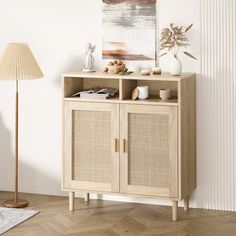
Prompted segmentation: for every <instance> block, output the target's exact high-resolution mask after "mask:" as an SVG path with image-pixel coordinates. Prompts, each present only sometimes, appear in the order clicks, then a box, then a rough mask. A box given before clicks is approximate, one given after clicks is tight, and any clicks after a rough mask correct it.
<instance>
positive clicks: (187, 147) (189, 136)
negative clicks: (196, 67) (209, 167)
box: [178, 75, 196, 199]
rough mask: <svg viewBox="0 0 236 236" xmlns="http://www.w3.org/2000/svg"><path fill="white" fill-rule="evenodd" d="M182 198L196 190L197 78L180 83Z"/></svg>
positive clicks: (192, 77)
mask: <svg viewBox="0 0 236 236" xmlns="http://www.w3.org/2000/svg"><path fill="white" fill-rule="evenodd" d="M178 87H179V94H180V96H179V104H180V107H179V140H181V142H179V157H180V162H179V165H180V166H179V169H180V173H181V176H180V198H181V199H183V198H185V197H186V196H188V195H189V194H190V193H191V192H192V191H193V190H194V189H195V188H196V76H195V75H192V76H191V77H189V79H186V80H182V81H181V82H180V83H179V86H178Z"/></svg>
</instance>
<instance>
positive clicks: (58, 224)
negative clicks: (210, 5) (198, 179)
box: [0, 192, 236, 236]
mask: <svg viewBox="0 0 236 236" xmlns="http://www.w3.org/2000/svg"><path fill="white" fill-rule="evenodd" d="M12 194H13V193H12V192H0V204H1V203H2V202H3V201H4V200H5V199H8V198H9V197H10V196H12ZM19 197H20V198H26V199H28V200H29V207H28V208H27V209H37V210H38V211H39V214H37V215H36V216H34V217H32V218H30V219H29V220H26V221H25V222H23V223H21V224H19V225H17V226H16V227H14V228H13V229H11V230H10V231H8V232H6V233H5V234H4V236H28V235H29V236H39V235H40V236H41V235H42V236H56V235H64V236H75V235H81V236H124V235H129V236H134V235H139V236H154V235H155V236H156V235H158V236H159V235H162V236H164V235H165V236H177V235H179V236H187V235H189V236H190V235H191V236H222V235H227V236H235V232H236V224H235V217H236V213H233V212H224V211H210V210H204V209H191V210H189V211H188V213H187V214H186V212H185V211H184V210H183V208H179V209H178V219H179V221H178V223H172V222H171V219H170V212H171V207H170V206H157V205H149V204H136V203H125V202H116V201H106V200H93V199H91V200H90V201H89V202H84V199H83V198H75V203H76V208H77V210H75V211H73V212H70V211H68V197H58V196H47V195H37V194H22V193H19ZM1 206H2V205H1Z"/></svg>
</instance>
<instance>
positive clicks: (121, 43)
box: [108, 42, 126, 46]
mask: <svg viewBox="0 0 236 236" xmlns="http://www.w3.org/2000/svg"><path fill="white" fill-rule="evenodd" d="M108 43H109V44H111V45H116V46H126V43H124V42H108Z"/></svg>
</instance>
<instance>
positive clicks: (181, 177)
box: [62, 73, 196, 219]
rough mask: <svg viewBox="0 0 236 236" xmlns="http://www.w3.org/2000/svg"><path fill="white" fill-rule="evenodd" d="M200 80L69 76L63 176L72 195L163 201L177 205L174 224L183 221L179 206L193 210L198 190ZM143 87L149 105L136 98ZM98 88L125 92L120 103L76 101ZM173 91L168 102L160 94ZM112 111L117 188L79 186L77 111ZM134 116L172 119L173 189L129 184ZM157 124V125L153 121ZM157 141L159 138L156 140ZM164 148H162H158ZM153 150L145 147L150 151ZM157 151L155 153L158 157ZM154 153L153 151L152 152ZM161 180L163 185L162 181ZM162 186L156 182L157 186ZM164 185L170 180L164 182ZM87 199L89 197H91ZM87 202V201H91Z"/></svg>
mask: <svg viewBox="0 0 236 236" xmlns="http://www.w3.org/2000/svg"><path fill="white" fill-rule="evenodd" d="M195 80H196V76H195V74H191V73H185V74H182V75H181V76H177V77H175V76H171V75H169V74H168V73H164V74H162V75H158V76H141V75H140V74H138V73H134V74H132V75H130V76H119V75H107V74H103V73H94V74H86V73H68V74H64V78H63V80H62V86H63V101H62V102H63V110H64V112H63V116H64V119H63V133H64V134H63V146H64V148H63V160H62V165H63V170H62V172H63V174H62V189H63V190H65V191H69V192H74V191H81V192H85V194H86V195H87V194H88V193H101V194H105V193H109V194H116V195H121V196H122V195H125V196H134V197H135V196H139V195H142V196H143V197H150V196H151V197H157V198H164V199H169V200H171V201H174V202H173V205H174V206H175V207H173V219H177V216H175V215H177V213H176V212H177V210H176V209H177V207H176V204H177V205H178V201H179V200H182V199H185V200H184V205H185V209H186V208H188V197H189V195H190V194H191V192H192V191H193V190H194V189H195V188H196V81H195ZM138 85H148V86H149V93H150V97H149V98H148V99H146V100H135V101H133V100H132V99H131V94H132V90H133V89H134V88H136V87H137V86H138ZM94 86H95V87H96V86H101V87H102V86H108V87H115V88H118V89H119V93H118V95H117V96H115V97H114V98H110V99H106V100H90V99H87V100H85V99H80V98H79V97H71V96H72V94H73V93H74V92H78V91H79V90H83V89H85V88H90V87H94ZM161 88H170V89H172V95H173V96H174V97H173V98H172V99H170V100H167V101H162V100H160V99H159V95H158V91H159V89H161ZM73 110H83V111H93V112H100V111H107V112H110V114H111V127H112V133H111V160H112V167H111V168H112V169H111V173H112V181H111V183H102V182H88V181H78V180H73V179H72V171H71V166H72V158H71V157H72V137H71V132H72V115H71V114H72V111H73ZM129 114H147V115H155V114H160V115H167V116H168V130H169V136H168V150H169V151H168V158H169V159H168V163H169V170H170V175H169V178H168V180H169V181H170V184H169V185H168V187H167V186H165V187H163V186H144V185H140V184H133V185H132V184H129V181H128V178H129V170H128V161H129V142H130V141H129V138H128V130H129V126H128V116H129ZM152 123H154V122H152ZM154 136H155V135H154ZM157 144H158V143H157ZM145 146H147V145H145V144H144V147H145ZM152 151H153V150H150V152H152ZM147 152H148V150H147ZM157 181H159V180H157ZM157 181H156V182H157ZM163 181H164V180H163ZM86 195H85V196H86ZM85 200H86V197H85Z"/></svg>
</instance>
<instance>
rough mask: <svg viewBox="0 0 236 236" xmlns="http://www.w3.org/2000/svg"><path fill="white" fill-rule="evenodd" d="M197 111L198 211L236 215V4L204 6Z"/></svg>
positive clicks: (205, 0) (223, 1) (218, 1)
mask: <svg viewBox="0 0 236 236" xmlns="http://www.w3.org/2000/svg"><path fill="white" fill-rule="evenodd" d="M197 107H198V108H197V110H198V114H197V116H198V118H197V119H198V124H197V125H198V134H197V140H198V144H197V146H198V148H197V150H198V190H197V192H198V197H197V198H198V199H197V202H198V203H200V204H198V205H199V207H203V208H208V209H218V210H229V211H236V111H235V110H236V1H235V0H201V76H200V77H199V78H198V105H197ZM199 198H200V199H199Z"/></svg>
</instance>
